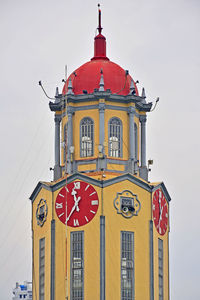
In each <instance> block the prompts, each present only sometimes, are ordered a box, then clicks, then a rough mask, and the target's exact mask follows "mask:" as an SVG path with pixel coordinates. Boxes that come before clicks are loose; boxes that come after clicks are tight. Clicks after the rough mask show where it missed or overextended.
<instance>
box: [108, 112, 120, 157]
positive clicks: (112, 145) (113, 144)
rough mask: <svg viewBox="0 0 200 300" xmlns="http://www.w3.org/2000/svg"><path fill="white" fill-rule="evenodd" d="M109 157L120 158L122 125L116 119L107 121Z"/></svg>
mask: <svg viewBox="0 0 200 300" xmlns="http://www.w3.org/2000/svg"><path fill="white" fill-rule="evenodd" d="M108 127H109V141H108V145H109V156H111V157H121V154H122V151H121V138H122V137H121V134H122V123H121V121H120V120H119V119H118V118H112V119H111V120H110V121H109V126H108Z"/></svg>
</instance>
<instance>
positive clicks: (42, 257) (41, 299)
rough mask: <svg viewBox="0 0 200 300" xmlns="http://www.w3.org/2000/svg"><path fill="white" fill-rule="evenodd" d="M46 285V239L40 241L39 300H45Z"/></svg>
mask: <svg viewBox="0 0 200 300" xmlns="http://www.w3.org/2000/svg"><path fill="white" fill-rule="evenodd" d="M44 284H45V238H42V239H40V241H39V300H44V294H45V293H44V287H45V286H44Z"/></svg>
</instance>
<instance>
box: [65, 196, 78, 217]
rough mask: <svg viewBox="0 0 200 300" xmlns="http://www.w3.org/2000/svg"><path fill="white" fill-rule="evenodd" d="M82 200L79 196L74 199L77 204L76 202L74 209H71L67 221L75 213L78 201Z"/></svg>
mask: <svg viewBox="0 0 200 300" xmlns="http://www.w3.org/2000/svg"><path fill="white" fill-rule="evenodd" d="M80 200H81V197H78V198H76V199H75V200H74V201H75V204H74V206H73V207H72V209H71V211H70V213H69V215H68V217H67V219H66V221H67V222H68V221H69V218H70V217H71V215H72V214H73V212H74V211H75V209H76V207H77V206H78V202H79V201H80Z"/></svg>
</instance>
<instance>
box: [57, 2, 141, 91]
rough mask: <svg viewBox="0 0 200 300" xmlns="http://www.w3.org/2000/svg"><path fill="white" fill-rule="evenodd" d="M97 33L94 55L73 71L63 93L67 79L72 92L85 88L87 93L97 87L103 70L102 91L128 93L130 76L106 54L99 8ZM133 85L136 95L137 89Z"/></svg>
mask: <svg viewBox="0 0 200 300" xmlns="http://www.w3.org/2000/svg"><path fill="white" fill-rule="evenodd" d="M98 6H99V5H98ZM97 29H98V31H99V34H98V35H97V36H95V38H94V57H93V58H92V59H91V61H89V62H87V63H85V64H84V65H82V66H81V67H79V68H78V69H77V70H75V72H73V73H72V74H71V75H70V76H69V78H68V79H67V82H66V83H65V85H64V87H63V94H64V95H65V94H66V93H67V87H68V83H69V79H71V82H72V88H73V93H74V94H75V95H80V94H83V90H86V91H87V93H88V94H91V93H93V92H94V89H99V83H100V78H101V72H103V79H104V91H106V90H107V89H110V90H111V93H112V94H119V95H128V94H129V93H130V85H131V80H132V78H131V76H130V75H126V71H125V70H124V69H122V68H121V67H120V66H119V65H117V64H115V63H113V62H111V61H110V60H109V59H108V58H107V56H106V38H105V37H104V36H103V35H102V34H101V31H102V27H101V10H100V9H99V26H98V28H97ZM134 86H135V92H136V95H138V90H137V87H136V84H135V83H134Z"/></svg>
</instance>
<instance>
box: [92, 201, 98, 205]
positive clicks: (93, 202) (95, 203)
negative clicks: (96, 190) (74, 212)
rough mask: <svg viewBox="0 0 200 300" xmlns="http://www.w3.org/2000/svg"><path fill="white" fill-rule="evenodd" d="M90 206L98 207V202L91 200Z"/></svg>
mask: <svg viewBox="0 0 200 300" xmlns="http://www.w3.org/2000/svg"><path fill="white" fill-rule="evenodd" d="M91 204H92V205H98V204H99V201H98V200H92V201H91Z"/></svg>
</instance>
